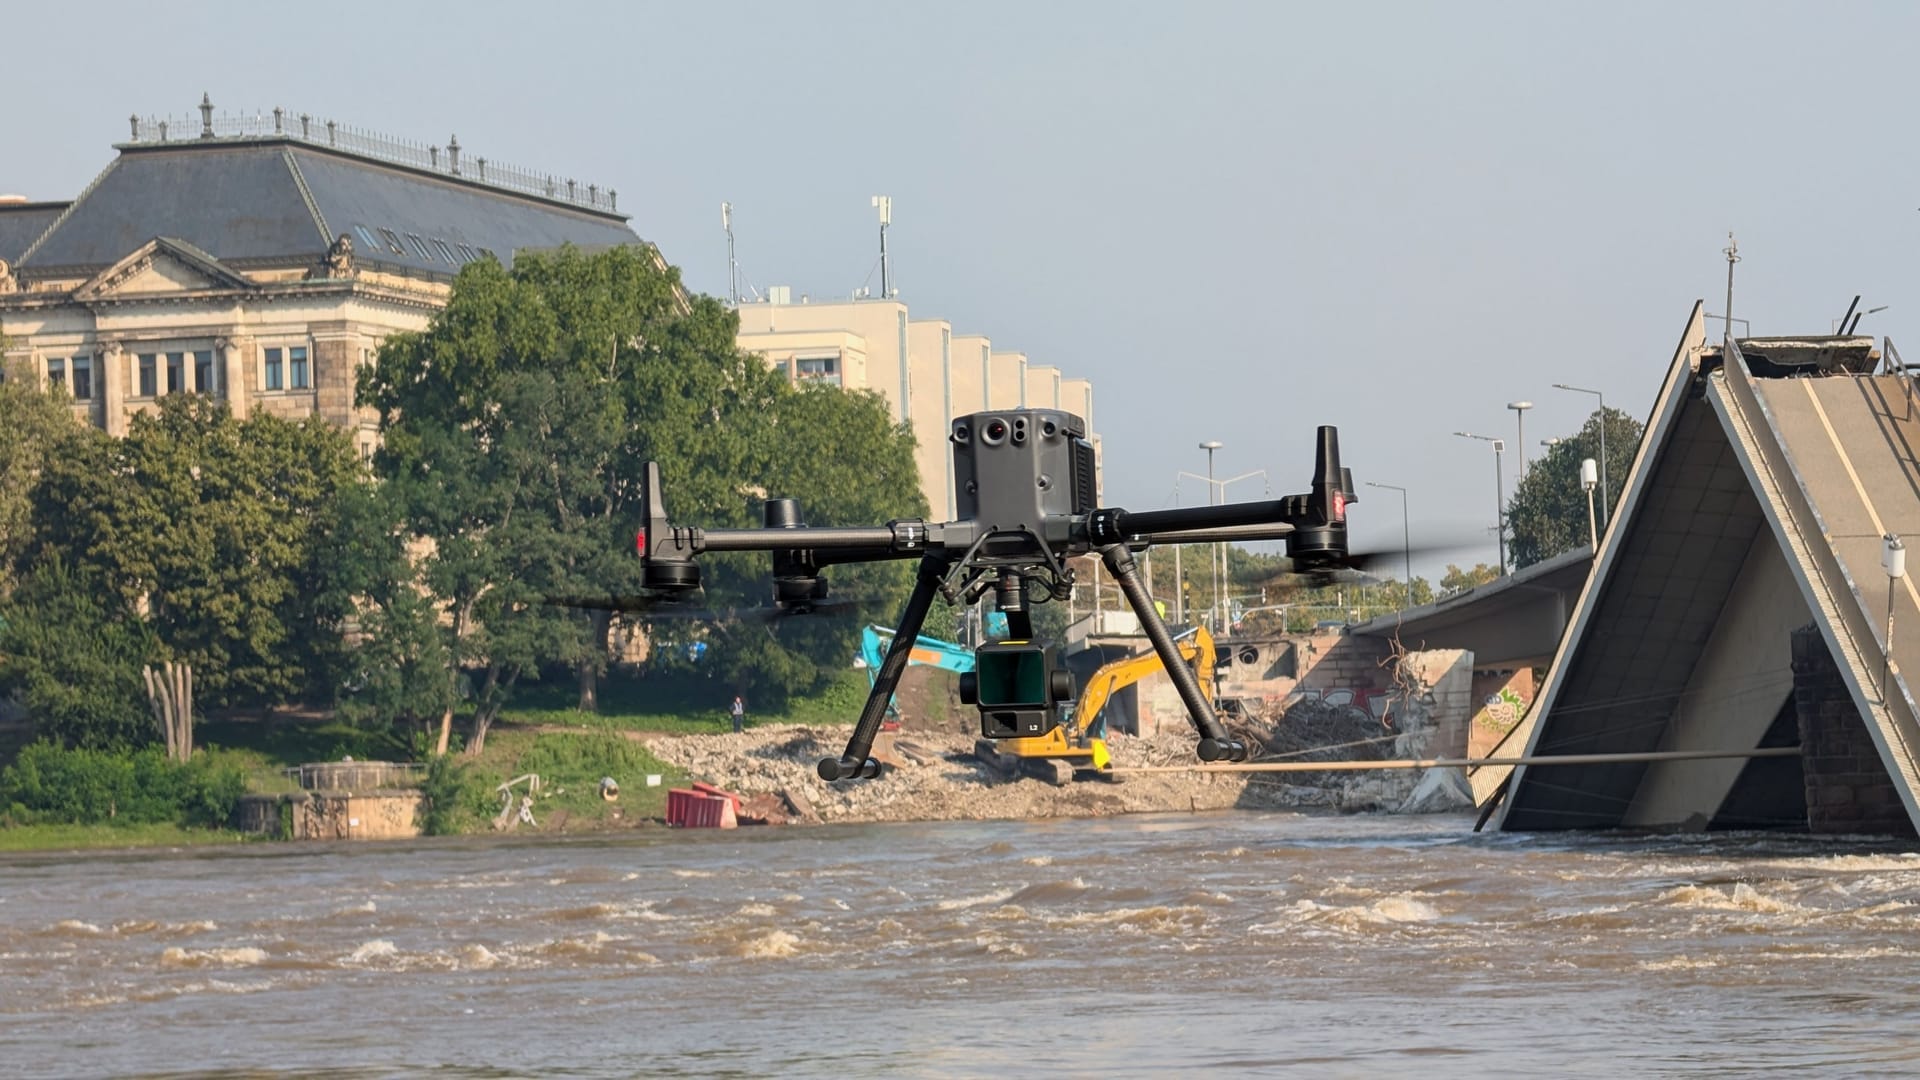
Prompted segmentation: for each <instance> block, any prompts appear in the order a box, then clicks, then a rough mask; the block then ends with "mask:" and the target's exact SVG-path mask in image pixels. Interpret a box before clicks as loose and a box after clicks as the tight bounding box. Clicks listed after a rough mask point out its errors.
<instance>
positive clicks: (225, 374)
mask: <svg viewBox="0 0 1920 1080" xmlns="http://www.w3.org/2000/svg"><path fill="white" fill-rule="evenodd" d="M213 347H214V348H216V349H218V350H220V381H221V388H222V390H223V391H224V392H225V393H226V396H227V408H229V409H231V410H233V418H234V419H235V420H245V419H246V418H247V406H248V405H249V404H251V403H252V395H251V394H249V393H248V392H247V362H246V360H245V358H244V357H243V356H242V355H241V353H242V350H241V348H240V343H239V342H238V341H235V340H234V339H233V338H230V337H223V338H220V339H219V340H217V341H215V342H214V343H213Z"/></svg>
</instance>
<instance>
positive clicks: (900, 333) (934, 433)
mask: <svg viewBox="0 0 1920 1080" xmlns="http://www.w3.org/2000/svg"><path fill="white" fill-rule="evenodd" d="M737 310H738V312H739V315H740V333H739V339H738V340H739V344H740V347H741V348H743V349H746V350H747V351H749V352H753V353H757V354H759V355H760V356H762V357H763V358H765V359H766V361H767V362H768V363H769V364H771V365H773V366H774V367H776V368H781V369H784V370H785V371H786V372H787V375H788V377H789V378H791V379H793V380H794V381H795V382H808V381H820V382H826V383H829V384H831V385H835V386H842V387H847V388H849V389H856V390H871V391H874V392H875V393H878V394H879V395H880V396H881V397H882V398H884V399H885V400H886V402H887V408H888V409H889V410H890V411H891V412H892V414H893V417H894V419H895V420H897V421H899V422H900V423H902V424H905V425H906V426H907V427H908V428H909V429H910V430H911V431H912V432H913V437H914V442H915V446H916V449H915V452H914V460H915V463H916V464H917V465H918V466H919V470H920V488H921V492H922V493H923V494H924V495H925V496H926V499H927V507H928V510H929V511H930V512H931V513H932V515H933V516H934V517H936V518H942V519H951V518H952V517H953V516H954V514H955V513H956V512H957V507H956V503H955V500H954V490H953V458H952V455H951V454H950V453H949V452H948V445H947V427H948V424H949V423H950V422H951V421H952V419H953V418H954V417H956V416H965V415H967V414H968V413H973V412H981V411H983V410H989V409H1022V408H1032V409H1062V410H1065V411H1066V412H1070V413H1072V414H1074V415H1075V416H1078V417H1080V418H1081V419H1082V420H1085V421H1086V423H1087V430H1088V432H1089V438H1091V439H1092V440H1093V443H1094V447H1095V451H1096V458H1095V460H1096V462H1098V460H1099V458H1098V449H1099V446H1100V439H1099V436H1098V435H1097V434H1092V433H1093V431H1094V427H1093V425H1094V415H1093V384H1092V383H1091V382H1090V381H1088V380H1086V379H1080V378H1072V379H1070V378H1066V377H1064V376H1063V375H1062V373H1061V372H1060V369H1058V368H1055V367H1047V366H1042V365H1037V364H1033V363H1030V362H1029V361H1028V359H1027V356H1026V354H1024V353H1016V352H994V351H993V343H992V342H991V341H990V340H988V339H987V338H986V337H984V336H981V335H978V334H955V333H954V332H953V325H952V324H951V323H949V322H948V321H946V320H945V319H915V318H913V317H912V316H911V314H910V313H909V311H908V310H907V305H906V304H905V303H904V302H903V301H901V300H899V299H898V298H888V299H859V300H847V301H835V302H832V303H812V302H809V301H807V300H806V299H805V298H802V300H801V302H799V303H794V302H793V300H792V295H791V293H790V292H789V291H788V290H786V289H784V288H781V287H778V286H776V287H775V288H773V289H770V290H768V296H767V299H765V300H761V301H756V302H751V303H741V304H740V305H739V306H738V308H737ZM1100 475H1101V474H1100V473H1099V472H1098V471H1097V469H1096V484H1098V483H1099V482H1100V480H1099V477H1100Z"/></svg>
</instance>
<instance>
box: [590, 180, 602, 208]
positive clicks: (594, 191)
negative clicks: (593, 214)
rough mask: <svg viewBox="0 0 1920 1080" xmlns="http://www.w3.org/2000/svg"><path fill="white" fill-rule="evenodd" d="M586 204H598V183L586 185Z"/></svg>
mask: <svg viewBox="0 0 1920 1080" xmlns="http://www.w3.org/2000/svg"><path fill="white" fill-rule="evenodd" d="M587 205H588V206H599V205H600V185H599V184H588V185H587Z"/></svg>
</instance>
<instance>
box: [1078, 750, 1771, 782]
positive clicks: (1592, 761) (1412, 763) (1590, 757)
mask: <svg viewBox="0 0 1920 1080" xmlns="http://www.w3.org/2000/svg"><path fill="white" fill-rule="evenodd" d="M1799 754H1800V748H1799V747H1797V746H1765V747H1760V748H1758V749H1753V750H1650V751H1647V752H1646V753H1641V754H1546V755H1541V756H1538V757H1505V758H1403V759H1397V760H1396V759H1385V760H1377V761H1247V762H1241V763H1239V764H1231V765H1225V764H1223V765H1134V766H1115V767H1114V768H1113V769H1111V770H1109V771H1110V772H1113V773H1114V774H1116V775H1118V774H1121V773H1170V772H1202V773H1215V772H1367V771H1370V770H1373V769H1445V768H1462V769H1464V768H1477V767H1480V766H1483V765H1527V766H1542V765H1624V764H1631V763H1641V762H1651V761H1704V760H1711V759H1714V758H1773V757H1798V756H1799Z"/></svg>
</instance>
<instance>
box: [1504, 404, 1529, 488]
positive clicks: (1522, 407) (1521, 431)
mask: <svg viewBox="0 0 1920 1080" xmlns="http://www.w3.org/2000/svg"><path fill="white" fill-rule="evenodd" d="M1507 408H1509V409H1512V410H1513V422H1514V428H1515V430H1514V435H1515V436H1516V438H1515V439H1514V443H1513V446H1514V450H1515V451H1516V452H1517V453H1519V455H1520V470H1519V471H1518V472H1516V473H1514V474H1513V482H1514V483H1516V484H1518V483H1519V482H1520V478H1521V477H1523V476H1525V475H1527V410H1528V409H1531V408H1533V402H1531V401H1509V402H1507Z"/></svg>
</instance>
